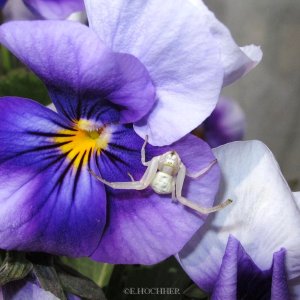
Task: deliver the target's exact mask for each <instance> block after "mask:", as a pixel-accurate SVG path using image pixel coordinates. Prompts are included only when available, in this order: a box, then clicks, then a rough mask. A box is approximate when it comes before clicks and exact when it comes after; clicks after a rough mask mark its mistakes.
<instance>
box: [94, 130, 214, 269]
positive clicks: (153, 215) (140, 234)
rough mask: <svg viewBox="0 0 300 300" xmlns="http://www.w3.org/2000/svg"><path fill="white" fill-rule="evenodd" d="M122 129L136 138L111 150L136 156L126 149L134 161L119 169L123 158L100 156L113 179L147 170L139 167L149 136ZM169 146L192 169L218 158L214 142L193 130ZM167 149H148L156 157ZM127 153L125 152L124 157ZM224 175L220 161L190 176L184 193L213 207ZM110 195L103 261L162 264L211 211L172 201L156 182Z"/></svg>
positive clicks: (100, 255)
mask: <svg viewBox="0 0 300 300" xmlns="http://www.w3.org/2000/svg"><path fill="white" fill-rule="evenodd" d="M133 133H134V132H133ZM121 134H122V135H123V136H125V137H127V136H128V137H129V134H130V135H131V138H130V139H129V138H128V139H127V138H126V140H130V141H131V144H130V145H129V144H127V145H126V144H125V145H123V144H122V142H120V139H116V140H115V141H114V142H112V145H111V148H110V149H108V151H110V153H111V155H112V154H114V153H117V152H116V150H115V151H114V152H113V148H115V149H117V148H120V149H124V148H125V146H126V147H127V148H128V153H129V154H130V155H128V154H127V153H126V151H124V150H123V152H122V153H123V155H124V156H125V157H127V160H126V161H128V162H129V165H128V166H127V168H126V167H124V165H125V163H126V161H125V163H123V167H122V168H120V167H119V168H118V166H121V163H120V162H118V161H115V163H114V165H112V164H109V163H108V162H107V160H105V159H104V158H105V156H104V155H102V156H101V155H100V159H101V158H102V160H101V161H100V162H99V168H100V170H101V174H102V175H103V177H104V176H105V178H106V179H107V180H110V181H116V180H117V181H129V176H128V174H127V172H130V173H131V174H133V175H134V178H136V179H138V178H140V177H141V175H142V173H141V172H139V173H137V172H136V169H137V168H139V166H140V165H141V162H140V149H141V146H142V143H143V140H142V139H141V138H139V137H138V136H137V135H136V137H135V138H133V137H132V133H130V132H128V131H127V133H126V131H125V130H124V129H123V132H122V133H121ZM116 138H117V135H116ZM114 143H115V145H114ZM123 143H124V142H123ZM129 146H130V147H131V148H129ZM130 149H131V151H129V150H130ZM135 149H137V150H135ZM169 149H175V150H176V151H177V152H178V153H179V155H180V157H181V159H182V161H183V162H184V164H185V165H186V166H187V169H188V170H189V171H191V172H195V171H199V170H201V169H203V168H205V167H207V166H208V165H209V164H210V163H211V162H212V161H213V160H214V159H215V158H214V156H213V155H212V152H211V150H210V148H209V147H208V145H207V144H206V143H204V142H203V141H201V140H200V139H198V138H196V137H194V136H191V135H189V136H187V137H185V138H183V139H182V140H181V141H178V142H177V143H175V144H174V145H171V146H169V147H168V148H167V147H165V148H164V151H167V150H169ZM161 151H162V149H160V148H159V149H156V148H154V147H152V146H150V145H149V146H148V147H147V149H146V153H148V155H150V158H151V157H152V156H153V155H154V156H156V155H158V153H162V152H161ZM135 152H136V154H135ZM122 153H121V156H119V158H121V159H122V158H123V155H122ZM148 159H149V158H148ZM115 169H119V170H123V174H122V173H121V172H120V171H119V172H118V173H117V172H115ZM144 169H145V168H144ZM117 174H119V175H117ZM218 180H219V169H218V166H217V165H214V166H213V167H212V169H211V170H210V171H209V172H208V173H207V174H205V175H203V176H202V177H199V178H197V179H189V178H186V180H185V183H184V189H183V195H184V196H186V197H187V198H188V199H189V200H191V201H193V202H196V203H199V204H201V205H202V206H204V207H210V206H212V205H213V202H214V198H215V194H216V192H217V190H218ZM108 197H109V201H108V204H109V208H108V211H109V216H108V222H107V224H106V230H105V233H104V235H103V237H102V240H101V242H100V244H99V247H98V249H97V250H96V252H95V253H94V254H93V256H92V257H93V258H94V259H96V260H99V261H105V262H109V263H122V264H124V263H126V264H134V263H139V264H153V263H157V262H159V261H161V260H163V259H165V258H167V257H168V256H170V255H173V254H174V253H176V252H178V251H179V250H180V249H181V248H182V247H183V246H184V245H185V244H186V242H187V241H188V240H189V239H190V238H191V237H192V235H193V234H194V233H195V231H196V230H197V229H198V228H199V227H200V226H202V225H203V222H204V219H205V216H200V215H199V214H197V213H195V212H194V211H192V210H190V209H189V208H185V207H183V206H182V205H181V204H180V203H174V202H172V199H171V195H165V196H163V195H158V194H156V193H155V192H154V191H153V190H152V189H151V188H150V187H149V188H147V189H146V190H143V191H135V190H129V191H125V190H113V189H110V188H109V189H108Z"/></svg>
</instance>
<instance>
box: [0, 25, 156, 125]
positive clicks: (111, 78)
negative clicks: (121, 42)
mask: <svg viewBox="0 0 300 300" xmlns="http://www.w3.org/2000/svg"><path fill="white" fill-rule="evenodd" d="M24 32H26V34H24ZM0 41H1V42H2V43H3V44H4V45H5V46H6V47H7V48H8V49H10V50H11V51H12V52H13V53H14V54H15V55H16V56H17V57H18V58H19V59H20V60H21V61H22V62H23V63H25V64H26V65H27V66H28V67H30V68H31V69H32V70H33V71H34V72H35V73H36V74H37V75H38V76H39V77H40V78H41V79H42V80H43V81H44V82H45V84H46V85H47V87H48V89H49V92H50V96H51V98H52V101H53V102H54V104H55V105H56V107H57V110H58V111H59V112H61V113H63V114H65V115H66V116H67V117H68V118H69V119H72V120H73V119H75V120H79V119H80V118H86V119H92V120H94V121H97V122H102V123H111V122H120V123H129V122H134V121H137V120H139V119H140V118H141V117H143V116H144V115H145V114H146V113H147V112H148V111H149V110H150V109H151V107H152V105H153V103H154V99H155V98H154V87H153V85H152V83H151V80H150V78H149V75H148V73H147V71H146V69H145V68H144V66H143V65H142V64H141V63H140V62H139V61H138V60H137V59H136V58H135V57H133V56H131V55H128V54H118V53H113V52H111V51H110V50H109V49H108V48H107V47H106V46H105V45H104V44H103V43H102V42H101V41H100V40H99V39H98V37H97V36H96V35H95V34H94V33H93V32H92V31H91V30H90V29H89V28H88V27H86V26H84V25H81V24H78V23H76V22H70V21H31V22H24V21H23V22H21V21H20V22H10V23H6V24H4V25H2V26H1V29H0Z"/></svg>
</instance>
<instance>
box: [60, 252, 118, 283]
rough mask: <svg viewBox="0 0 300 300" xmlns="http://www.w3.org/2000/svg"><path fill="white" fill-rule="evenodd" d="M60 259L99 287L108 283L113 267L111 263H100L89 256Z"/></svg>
mask: <svg viewBox="0 0 300 300" xmlns="http://www.w3.org/2000/svg"><path fill="white" fill-rule="evenodd" d="M60 260H61V262H62V263H64V264H66V265H68V266H70V267H71V268H73V269H75V270H77V271H78V272H80V273H81V274H83V275H85V276H86V277H88V278H90V279H92V280H93V281H94V282H95V283H96V284H98V285H99V286H100V287H104V286H106V285H107V284H108V281H109V279H110V276H111V274H112V271H113V268H114V266H113V265H110V264H101V263H98V262H96V261H93V260H91V259H89V258H69V257H61V258H60Z"/></svg>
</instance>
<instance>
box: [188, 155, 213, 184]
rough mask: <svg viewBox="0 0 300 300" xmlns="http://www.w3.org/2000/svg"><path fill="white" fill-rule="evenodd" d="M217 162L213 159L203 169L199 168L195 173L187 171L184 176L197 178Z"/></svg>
mask: <svg viewBox="0 0 300 300" xmlns="http://www.w3.org/2000/svg"><path fill="white" fill-rule="evenodd" d="M216 163H217V160H216V159H214V160H213V161H212V162H211V163H210V164H209V165H208V166H207V167H205V168H204V169H202V170H200V171H199V172H197V173H189V172H187V174H186V176H188V177H191V178H194V179H196V178H198V177H200V176H202V175H204V174H206V173H207V172H208V171H209V170H210V169H211V168H212V167H213V166H214V165H215V164H216Z"/></svg>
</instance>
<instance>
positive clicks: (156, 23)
mask: <svg viewBox="0 0 300 300" xmlns="http://www.w3.org/2000/svg"><path fill="white" fill-rule="evenodd" d="M85 4H86V9H87V15H88V19H89V24H90V26H91V28H92V29H93V30H94V31H95V32H96V33H97V34H98V36H99V37H100V38H101V39H103V40H104V41H105V42H106V43H107V44H108V45H109V46H111V47H112V48H113V50H115V51H118V52H126V53H130V54H133V55H135V56H137V57H138V58H139V59H140V60H141V61H142V63H143V64H144V65H145V66H146V67H147V69H148V71H149V73H150V76H151V78H152V80H153V82H154V84H155V86H156V89H157V105H156V106H154V108H153V110H152V112H151V113H150V114H149V115H148V117H147V118H146V119H144V120H142V121H141V122H139V123H138V124H136V126H135V130H136V132H137V133H138V134H139V135H140V136H142V137H144V136H145V135H146V134H148V136H149V141H150V143H151V144H153V145H163V144H170V143H172V142H174V141H175V140H178V139H179V138H181V137H182V136H184V135H186V134H187V133H188V132H190V131H191V130H192V129H194V128H195V127H197V126H198V125H199V124H201V123H202V122H203V121H204V120H205V119H206V118H207V117H208V116H209V115H210V113H211V112H212V110H213V109H214V107H215V105H216V102H217V100H218V97H219V93H220V89H221V86H222V84H223V67H222V63H221V60H220V59H221V56H220V49H219V48H218V41H216V39H215V38H214V36H213V34H212V33H211V32H210V30H209V28H208V27H207V26H206V23H205V22H206V19H205V18H203V13H202V11H200V10H198V9H195V7H194V5H192V4H191V3H189V2H188V1H187V0H164V1H161V0H143V1H142V0H135V1H132V0H114V1H105V0H86V1H85Z"/></svg>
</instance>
